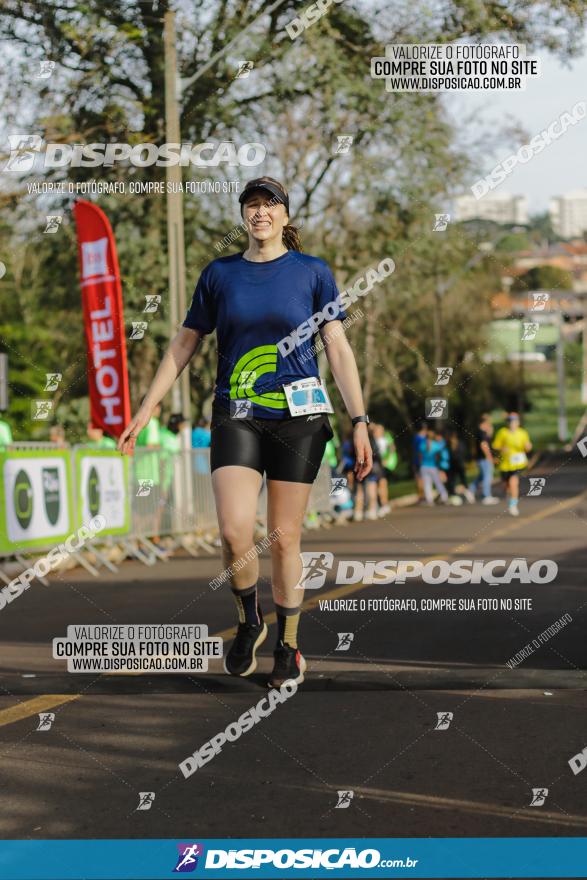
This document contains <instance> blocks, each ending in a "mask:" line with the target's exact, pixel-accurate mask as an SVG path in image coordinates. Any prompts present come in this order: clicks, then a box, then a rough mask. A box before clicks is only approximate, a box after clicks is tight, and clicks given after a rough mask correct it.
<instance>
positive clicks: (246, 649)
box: [224, 618, 267, 676]
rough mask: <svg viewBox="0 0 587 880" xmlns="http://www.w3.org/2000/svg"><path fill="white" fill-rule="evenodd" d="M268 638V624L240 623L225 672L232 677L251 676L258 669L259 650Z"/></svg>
mask: <svg viewBox="0 0 587 880" xmlns="http://www.w3.org/2000/svg"><path fill="white" fill-rule="evenodd" d="M266 638H267V624H266V623H265V621H264V620H263V618H261V623H259V624H254V623H239V625H238V629H237V631H236V638H235V640H234V642H233V643H232V645H231V646H230V649H229V651H228V654H227V655H226V657H225V660H224V671H225V672H228V673H229V674H230V675H242V676H244V675H250V674H251V673H252V672H254V671H255V669H256V668H257V657H256V656H255V655H256V653H257V648H258V647H259V645H262V644H263V642H264V641H265V639H266Z"/></svg>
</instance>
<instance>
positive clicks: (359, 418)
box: [351, 415, 369, 428]
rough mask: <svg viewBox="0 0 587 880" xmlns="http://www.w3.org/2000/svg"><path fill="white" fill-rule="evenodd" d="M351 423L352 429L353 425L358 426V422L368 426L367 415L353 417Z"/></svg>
mask: <svg viewBox="0 0 587 880" xmlns="http://www.w3.org/2000/svg"><path fill="white" fill-rule="evenodd" d="M351 422H352V425H353V428H354V427H355V425H358V424H359V422H365V424H366V425H368V424H369V416H367V415H365V416H355V418H354V419H351Z"/></svg>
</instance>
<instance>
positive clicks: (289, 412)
mask: <svg viewBox="0 0 587 880" xmlns="http://www.w3.org/2000/svg"><path fill="white" fill-rule="evenodd" d="M239 202H240V205H241V215H242V217H243V219H244V222H245V225H246V228H247V232H248V237H249V243H248V247H247V249H246V250H245V251H243V252H241V253H238V254H233V255H232V256H228V257H221V258H218V259H215V260H213V261H212V262H211V263H209V264H208V265H207V266H206V267H205V269H204V270H203V272H202V274H201V276H200V279H199V281H198V284H197V286H196V290H195V293H194V296H193V299H192V304H191V306H190V309H189V311H188V313H187V316H186V319H185V321H184V323H183V326H182V327H181V328H180V330H179V332H178V333H177V335H176V336H175V337H174V339H173V340H172V342H171V344H170V346H169V349H168V351H167V353H166V354H165V356H164V358H163V360H162V362H161V364H160V366H159V369H158V371H157V374H156V375H155V378H154V379H153V382H152V384H151V387H150V388H149V391H148V392H147V394H146V396H145V399H144V400H143V403H142V404H141V407H140V409H139V411H138V412H137V414H136V415H135V417H134V418H133V419H132V421H131V422H130V424H129V425H128V426H127V427H126V429H125V431H124V432H123V434H122V435H121V437H120V440H119V449H120V450H121V451H122V452H129V453H131V454H132V451H133V449H134V445H135V442H136V436H137V434H138V433H139V431H140V430H141V429H142V428H144V426H145V425H147V424H148V422H149V420H150V418H151V415H152V413H153V410H154V409H155V407H156V406H157V404H158V403H159V402H160V401H161V400H162V399H163V397H164V396H165V394H167V392H168V391H169V389H170V388H171V386H172V385H173V383H174V382H175V380H176V379H177V377H178V376H179V374H180V373H181V372H182V370H183V369H185V367H186V366H187V364H188V363H189V361H190V360H191V358H192V357H193V355H194V353H195V352H196V349H197V348H198V346H199V345H200V342H201V340H202V338H203V337H204V336H205V335H207V334H209V333H212V332H213V331H214V330H216V334H217V345H218V369H217V375H216V387H215V399H214V403H213V409H212V424H211V431H212V439H211V453H210V462H211V471H212V485H213V489H214V496H215V501H216V511H217V515H218V523H219V528H220V537H221V542H222V550H223V559H224V564H225V566H226V567H227V568H228V569H229V571H231V572H233V574H232V576H231V589H232V592H233V594H234V598H235V602H236V607H237V611H238V628H237V634H236V638H235V640H234V642H233V643H232V645H231V647H230V649H229V651H228V654H227V656H226V658H225V669H226V671H227V672H229V673H230V674H231V675H238V676H246V675H250V674H251V673H252V672H254V670H255V669H256V666H257V660H256V652H257V649H258V648H259V646H260V645H261V644H262V643H263V642H264V641H265V639H266V637H267V625H266V623H265V621H264V619H263V612H262V610H261V607H260V605H259V602H258V598H257V582H258V579H259V564H258V559H257V555H256V554H255V553H254V552H253V553H250V554H249V555H248V556H247V553H248V551H249V550H251V549H252V548H253V546H254V530H255V518H256V511H257V498H258V495H259V490H260V487H261V482H262V479H263V475H264V474H265V475H266V478H267V528H268V532H269V533H270V534H272V535H274V536H275V539H274V540H272V544H271V562H272V579H271V587H272V593H273V601H274V604H275V611H276V616H277V639H276V646H275V651H274V661H275V662H274V667H273V672H272V673H271V676H270V678H269V682H268V683H269V686H270V687H280V686H281V685H282V684H283V682H284V681H286V680H287V679H294V680H295V681H297V682H302V681H303V680H304V671H305V668H306V662H305V660H304V658H303V656H302V654H301V653H300V650H299V648H298V623H299V619H300V609H301V604H302V600H303V597H304V590H303V587H302V586H301V583H300V582H301V580H302V574H303V566H302V560H301V557H300V541H301V529H302V522H303V519H304V511H305V509H306V504H307V501H308V497H309V494H310V489H311V487H312V483H313V482H314V480H315V478H316V475H317V473H318V469H319V467H320V463H321V461H322V456H323V453H324V448H325V446H326V443H327V441H328V439H329V438H330V437H331V436H332V430H331V428H330V424H329V421H328V416H327V415H326V414H325V411H331V410H330V409H329V408H328V404H327V403H325V401H326V400H327V396H326V395H325V389H324V386H323V385H322V383H321V380H320V378H319V372H318V365H317V361H316V355H315V348H314V347H313V341H314V338H315V332H316V330H315V328H316V327H318V328H319V332H320V335H321V337H322V341H323V344H324V348H325V351H326V355H327V358H328V363H329V365H330V369H331V371H332V375H333V377H334V380H335V382H336V384H337V386H338V388H339V390H340V393H341V395H342V398H343V401H344V404H345V406H346V409H347V411H348V414H349V416H350V417H351V420H352V423H353V442H354V447H355V457H356V465H355V469H354V470H355V474H356V477H357V479H358V480H362V479H363V478H364V477H365V476H367V474H368V473H369V471H370V470H371V466H372V453H371V444H370V442H369V438H368V434H367V424H368V421H369V419H368V416H367V415H366V414H365V407H364V404H363V396H362V392H361V384H360V380H359V374H358V370H357V366H356V363H355V358H354V355H353V352H352V350H351V348H350V345H349V343H348V340H347V339H346V336H345V334H344V330H343V327H342V320H343V319H344V317H345V312H344V310H343V309H342V308H340V307H339V306H340V303H339V301H338V296H339V293H338V290H337V287H336V283H335V281H334V277H333V275H332V272H331V271H330V269H329V267H328V265H327V264H326V263H325V262H324V260H322V259H319V258H318V257H312V256H309V255H307V254H303V253H302V252H301V245H300V240H299V237H298V234H297V230H296V228H295V227H293V226H291V225H290V224H289V198H288V194H287V191H286V189H285V187H283V186H282V184H281V183H279V182H278V181H277V180H274V179H273V178H271V177H260V178H257V179H255V180H251V181H249V182H248V183H247V184H246V185H245V188H244V190H243V192H242V193H241V194H240V196H239ZM316 316H318V318H319V320H317V319H316ZM310 318H314V321H313V323H312V324H311V325H310V326H311V327H314V331H313V332H311V333H309V334H307V332H306V333H304V332H299V333H298V334H297V335H295V331H296V330H297V329H298V328H300V325H303V324H304V322H307V321H308V320H309V319H310ZM327 323H328V332H327V333H325V332H324V330H325V325H326V324H327ZM305 326H306V328H307V327H308V325H307V324H306V325H305ZM303 380H306V381H305V382H304V384H303V385H300V382H303ZM308 380H309V382H308ZM308 384H309V386H310V387H305V386H306V385H308ZM237 561H239V562H240V564H239V566H236V567H234V563H235V562H237ZM237 569H238V570H237Z"/></svg>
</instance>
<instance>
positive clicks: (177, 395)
mask: <svg viewBox="0 0 587 880" xmlns="http://www.w3.org/2000/svg"><path fill="white" fill-rule="evenodd" d="M163 41H164V46H165V138H166V140H167V143H168V144H181V134H180V127H179V106H178V95H177V86H178V79H177V53H176V48H175V13H174V12H172V11H168V12H166V13H165V19H164V31H163ZM166 183H167V190H168V191H167V248H168V265H169V321H170V328H169V329H170V337H171V338H173V337H174V336H175V334H176V333H177V330H178V326H179V323H180V321H183V318H184V316H185V313H186V309H187V306H186V293H185V290H186V287H185V242H184V233H183V193H182V191H181V184H182V174H181V165H179V163H178V164H177V165H168V166H167V168H166ZM172 401H173V402H172V406H173V411H174V412H180V411H181V412H182V413H183V416H184V418H185V419H186V423H187V427H186V429H185V430H184V431H183V432H182V433H183V436H182V441H183V442H182V446H183V448H184V449H189V448H191V404H190V373H189V368H188V367H186V368H185V370H184V371H183V373H182V374H181V376H180V378H179V382H176V383H175V385H174V386H173V390H172Z"/></svg>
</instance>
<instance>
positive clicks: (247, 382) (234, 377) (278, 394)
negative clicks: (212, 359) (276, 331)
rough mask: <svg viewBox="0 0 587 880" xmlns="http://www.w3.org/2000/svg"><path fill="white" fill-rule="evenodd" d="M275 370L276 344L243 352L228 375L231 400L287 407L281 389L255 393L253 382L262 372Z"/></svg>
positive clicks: (276, 407)
mask: <svg viewBox="0 0 587 880" xmlns="http://www.w3.org/2000/svg"><path fill="white" fill-rule="evenodd" d="M276 372H277V345H258V346H257V347H256V348H251V350H250V351H247V352H246V354H243V356H242V357H241V358H239V360H238V361H237V363H236V365H235V367H234V370H233V371H232V374H231V376H230V398H231V400H243V399H248V400H252V401H253V403H257V404H259V406H267V407H270V408H271V409H287V400H286V398H285V394H284V392H283V391H266V392H264V393H262V394H257V393H256V392H255V389H254V385H255V382H256V381H257V379H259V377H260V376H262V375H263V374H264V373H276Z"/></svg>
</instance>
